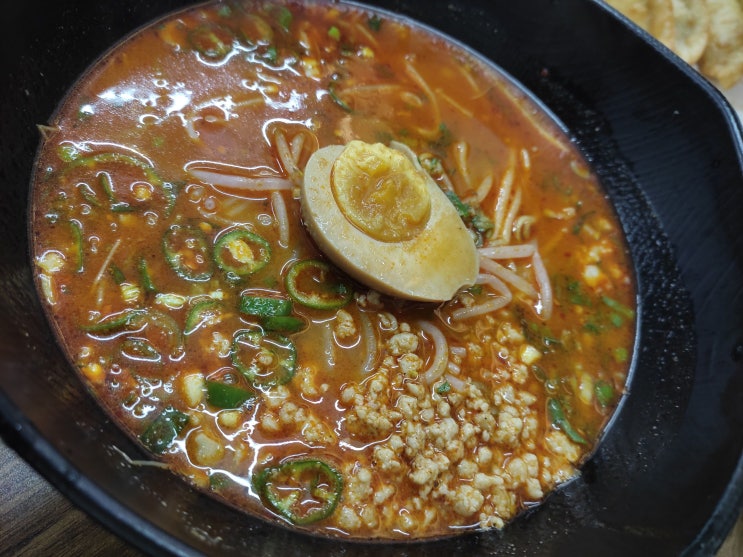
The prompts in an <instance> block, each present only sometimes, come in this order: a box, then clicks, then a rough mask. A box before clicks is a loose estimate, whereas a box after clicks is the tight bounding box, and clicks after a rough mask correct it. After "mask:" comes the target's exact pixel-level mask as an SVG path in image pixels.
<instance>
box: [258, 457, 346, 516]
mask: <svg viewBox="0 0 743 557" xmlns="http://www.w3.org/2000/svg"><path fill="white" fill-rule="evenodd" d="M253 485H254V487H255V490H256V491H257V492H258V493H259V494H260V495H261V496H262V497H263V499H264V500H265V501H266V502H267V503H268V504H269V505H270V506H271V508H272V509H273V510H274V511H276V512H277V513H278V514H279V515H281V516H282V517H284V518H285V519H286V520H288V521H289V522H291V523H292V524H295V525H298V526H303V525H307V524H312V523H314V522H318V521H320V520H323V519H324V518H327V517H329V516H330V515H331V514H333V511H335V508H336V506H337V505H338V501H339V500H340V498H341V494H342V493H343V477H342V476H341V474H340V472H338V471H337V470H336V469H335V468H333V467H331V466H329V465H328V464H326V463H324V462H323V461H321V460H315V459H303V460H293V461H289V462H285V463H283V464H279V465H278V466H271V467H268V468H265V469H263V470H262V471H261V472H259V473H258V474H257V475H256V476H255V477H254V479H253Z"/></svg>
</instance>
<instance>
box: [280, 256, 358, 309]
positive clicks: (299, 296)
mask: <svg viewBox="0 0 743 557" xmlns="http://www.w3.org/2000/svg"><path fill="white" fill-rule="evenodd" d="M285 283H286V290H287V292H288V293H289V295H290V296H291V297H292V298H293V299H294V300H296V301H297V302H299V303H300V304H302V305H303V306H307V307H310V308H314V309H337V308H341V307H343V306H345V305H346V304H347V303H348V302H350V301H351V298H352V297H353V288H352V287H351V283H350V282H348V281H347V280H345V279H343V278H342V277H341V276H340V275H339V274H338V273H336V272H335V271H334V270H333V268H332V267H331V266H330V265H328V264H327V263H325V262H324V261H319V260H317V259H305V260H303V261H297V262H296V263H294V265H292V267H291V268H290V269H289V272H288V273H287V275H286V281H285Z"/></svg>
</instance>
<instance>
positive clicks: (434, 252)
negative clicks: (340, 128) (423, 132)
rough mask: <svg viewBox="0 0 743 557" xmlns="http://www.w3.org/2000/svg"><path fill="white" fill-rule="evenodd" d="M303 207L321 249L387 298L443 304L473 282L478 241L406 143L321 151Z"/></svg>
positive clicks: (307, 179) (309, 171) (307, 180)
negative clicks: (476, 243)
mask: <svg viewBox="0 0 743 557" xmlns="http://www.w3.org/2000/svg"><path fill="white" fill-rule="evenodd" d="M301 206H302V218H303V220H304V222H305V225H306V227H307V229H308V231H309V233H310V235H311V236H312V238H313V240H314V241H315V243H316V244H317V245H318V247H319V248H320V250H321V251H322V252H323V253H324V254H325V255H326V256H327V257H328V258H329V259H330V260H331V261H332V262H333V263H334V264H335V265H337V266H338V267H339V268H340V269H342V270H344V271H345V272H346V273H348V274H349V275H350V276H352V277H353V278H355V279H356V280H358V281H359V282H361V283H363V284H366V285H367V286H369V287H371V288H373V289H375V290H377V291H379V292H381V293H383V294H388V295H391V296H396V297H400V298H405V299H409V300H420V301H429V302H442V301H446V300H450V299H451V298H453V297H454V295H455V294H456V293H457V291H458V290H459V289H461V288H463V287H466V286H471V285H472V284H474V283H475V280H476V278H477V273H478V269H479V263H478V254H477V249H476V247H475V243H474V241H473V239H472V236H471V235H470V233H469V232H468V231H467V229H466V227H465V226H464V223H463V222H462V219H461V218H460V217H459V214H458V213H457V210H456V209H455V208H454V206H453V205H452V203H451V202H450V201H449V199H448V198H447V197H446V195H445V194H444V192H443V191H442V190H441V188H439V186H438V185H437V184H436V183H435V182H434V181H433V180H432V179H431V177H430V176H429V175H428V173H427V172H426V171H425V170H424V169H423V168H422V167H421V166H420V164H419V163H418V160H417V158H416V156H415V154H414V153H413V152H412V151H411V150H410V149H409V148H408V147H407V146H405V145H403V144H398V143H394V142H393V143H391V144H390V146H386V145H383V144H381V143H366V142H363V141H357V140H354V141H351V142H349V143H348V144H347V145H332V146H329V147H324V148H322V149H319V150H318V151H316V152H315V153H314V154H313V155H312V157H311V158H310V160H309V161H308V163H307V166H306V168H305V172H304V181H303V184H302V188H301Z"/></svg>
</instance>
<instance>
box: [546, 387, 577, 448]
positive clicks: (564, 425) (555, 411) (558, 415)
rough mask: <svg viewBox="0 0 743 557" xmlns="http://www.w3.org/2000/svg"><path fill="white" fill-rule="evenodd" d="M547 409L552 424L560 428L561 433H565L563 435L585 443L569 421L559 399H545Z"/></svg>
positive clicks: (575, 441)
mask: <svg viewBox="0 0 743 557" xmlns="http://www.w3.org/2000/svg"><path fill="white" fill-rule="evenodd" d="M547 410H548V412H549V415H550V419H551V420H552V424H553V425H555V426H556V427H558V428H559V429H561V430H562V431H563V433H565V435H567V436H568V437H569V438H570V440H571V441H573V442H574V443H580V444H582V445H585V444H586V443H587V441H586V440H585V439H584V438H583V436H582V435H581V434H580V433H578V431H577V430H576V429H575V428H574V427H573V425H572V424H571V423H570V421H569V420H568V418H567V416H565V409H564V408H563V406H562V404H561V403H560V401H559V400H557V399H556V398H549V399H547Z"/></svg>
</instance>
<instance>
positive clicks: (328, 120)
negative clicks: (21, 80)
mask: <svg viewBox="0 0 743 557" xmlns="http://www.w3.org/2000/svg"><path fill="white" fill-rule="evenodd" d="M43 132H44V133H43V144H42V147H41V151H40V154H39V159H38V166H37V171H36V178H35V185H34V192H33V204H32V213H31V219H32V235H33V237H32V244H33V257H34V261H35V267H36V270H37V275H36V278H37V284H38V288H39V292H40V295H41V297H42V300H43V302H44V305H45V307H46V310H47V313H48V316H49V319H50V321H51V322H52V323H53V325H54V326H55V328H56V330H57V331H58V336H59V339H60V342H61V344H62V345H63V347H64V349H65V351H66V353H67V354H68V356H69V358H70V360H71V361H72V362H73V364H74V366H75V368H76V369H77V370H79V372H80V375H81V378H82V380H83V381H84V382H85V383H86V384H87V385H88V386H89V387H90V389H91V390H92V392H94V393H95V396H96V397H97V399H98V400H99V401H100V403H101V405H103V407H105V408H106V409H107V411H108V412H109V413H110V414H111V415H112V416H113V417H114V419H115V420H116V421H117V423H119V424H120V425H121V427H122V428H124V429H125V430H127V431H128V432H130V433H131V435H132V436H134V437H136V438H137V439H139V440H140V441H141V442H142V445H143V447H144V448H145V449H146V450H148V451H150V452H151V453H152V458H153V459H158V460H161V461H162V462H164V463H166V464H167V465H168V467H169V468H170V469H171V470H172V471H173V473H175V474H178V475H180V476H182V477H183V478H184V479H185V480H186V481H188V482H190V483H192V484H193V485H195V486H197V487H199V488H201V489H203V490H205V491H208V492H209V493H211V494H213V495H214V496H215V497H217V498H220V499H222V500H223V501H225V502H226V503H227V504H230V505H233V506H236V507H238V508H241V509H244V510H245V511H246V512H248V513H251V514H255V515H258V516H262V517H264V518H269V519H276V520H281V521H284V522H286V523H288V524H290V525H291V526H292V527H296V528H301V529H309V530H312V531H316V532H319V533H322V534H325V535H331V536H346V537H352V538H411V537H415V538H426V537H434V536H441V535H448V534H453V533H457V532H463V531H466V530H468V529H477V528H502V527H503V526H504V525H505V524H506V523H508V522H509V521H510V520H511V519H512V518H513V517H514V516H516V515H517V514H518V513H519V512H520V511H521V510H523V509H524V508H525V507H526V506H529V505H532V504H534V503H537V502H539V501H541V500H542V499H543V498H544V497H545V496H546V495H547V494H548V493H549V492H550V491H551V490H553V489H554V488H555V487H556V486H557V485H559V484H560V483H562V482H564V481H566V480H568V479H569V478H571V477H573V476H574V475H575V474H576V472H577V469H578V467H579V466H580V465H581V463H582V462H583V461H584V460H585V458H587V456H588V455H590V453H591V451H592V450H593V448H594V446H595V444H596V442H597V439H598V438H599V436H600V434H601V431H602V429H603V427H604V426H605V424H606V422H607V420H608V419H609V417H610V416H611V414H612V412H613V410H614V408H615V407H616V405H617V403H618V401H619V398H620V396H621V394H622V392H623V389H624V385H625V380H626V375H627V370H628V366H629V362H630V358H631V354H632V350H633V338H634V332H635V293H634V283H633V272H632V267H631V262H630V260H629V256H628V254H627V250H626V246H625V241H624V237H623V234H622V230H621V226H620V224H619V222H618V220H617V218H616V216H615V214H614V212H613V209H612V207H611V206H610V204H609V202H608V201H607V199H606V197H605V195H604V191H603V190H602V188H601V186H600V184H599V183H598V181H597V179H596V177H595V176H594V174H593V173H592V172H591V170H590V168H589V167H588V166H587V165H586V163H585V161H584V160H583V159H582V157H581V155H580V154H579V153H578V152H577V150H576V149H575V148H574V146H573V145H572V144H571V143H570V141H569V140H568V139H567V138H566V137H565V136H564V134H562V132H560V130H559V129H558V127H557V126H556V125H555V124H554V123H552V122H551V121H550V120H549V119H548V118H547V117H546V116H545V115H544V114H542V113H541V112H540V111H539V109H538V108H537V107H535V106H533V105H532V103H531V102H530V100H529V99H528V97H527V96H526V95H524V94H522V93H521V92H520V91H518V90H517V89H516V88H515V87H514V86H513V85H512V84H510V82H508V81H507V80H505V79H504V78H503V77H502V76H501V75H499V74H498V73H497V72H496V71H495V70H494V69H493V68H492V67H490V66H488V65H485V64H483V63H482V62H481V61H479V60H477V59H475V58H474V57H473V56H472V55H471V54H470V53H468V52H466V51H464V50H462V49H461V48H460V47H458V46H456V45H454V44H450V43H448V42H447V41H446V40H445V39H443V38H442V37H440V36H438V35H434V34H431V33H430V32H429V31H428V30H426V29H423V28H419V27H416V26H413V25H412V24H411V23H410V22H407V21H402V20H397V19H395V18H394V17H392V16H390V15H389V14H387V13H381V12H380V13H377V12H375V11H372V10H365V9H362V8H360V7H358V6H354V7H351V6H346V5H343V4H337V3H322V2H320V3H307V4H304V3H287V4H282V3H265V2H234V3H213V4H205V5H201V6H197V7H194V8H191V9H188V10H186V11H183V12H179V13H176V14H173V15H171V16H168V17H167V18H165V19H163V20H160V21H157V22H155V23H153V24H151V25H150V26H147V27H145V28H143V29H142V30H140V31H139V32H137V33H136V34H135V35H133V36H132V37H130V38H128V39H127V40H126V41H125V42H123V43H121V44H120V45H118V46H117V47H116V48H115V49H113V50H112V51H111V52H110V53H109V54H108V55H107V56H106V57H104V58H103V59H101V60H100V61H99V62H98V63H96V64H95V65H94V66H93V67H92V68H91V70H90V71H89V72H88V73H87V74H86V75H85V76H83V78H82V79H81V80H80V81H79V83H78V84H77V85H76V87H75V88H74V90H72V91H71V92H70V94H69V95H68V97H67V98H66V99H65V101H64V103H63V105H62V106H61V107H60V110H59V112H58V113H57V115H56V117H55V120H54V121H53V122H50V123H49V125H48V126H45V127H44V128H43ZM352 140H361V141H364V142H367V143H382V144H385V145H389V144H390V142H398V143H402V144H404V145H406V146H407V147H408V148H409V149H411V150H412V151H413V152H414V153H415V155H416V158H417V161H419V163H420V165H421V167H422V169H423V170H424V171H425V172H427V173H428V174H429V175H430V176H431V177H432V178H433V179H434V180H435V182H436V183H437V184H438V185H439V186H440V187H441V188H442V190H444V192H445V193H446V194H447V197H448V198H449V200H450V201H451V202H452V203H453V204H454V206H455V207H456V208H457V210H458V211H459V214H460V217H461V219H462V221H463V223H464V224H465V225H466V227H467V229H468V230H469V231H470V233H471V235H472V241H473V243H474V244H475V246H476V247H477V249H478V255H479V261H480V273H479V275H478V279H477V282H476V284H474V285H473V286H471V287H467V288H463V289H462V290H460V291H459V292H458V293H457V294H456V295H455V296H454V298H453V299H452V300H449V301H447V302H444V303H441V304H432V303H420V302H410V301H403V300H399V299H395V298H392V297H389V296H384V295H381V294H380V293H379V292H376V291H374V290H372V289H370V288H368V287H366V286H364V284H362V283H359V282H356V281H354V280H351V279H350V278H349V277H347V276H345V275H344V274H343V273H342V272H341V271H339V270H338V269H337V268H335V267H334V266H333V264H332V263H331V262H330V261H329V260H328V259H327V258H326V257H325V256H324V254H323V253H321V252H320V251H319V250H318V248H317V247H316V245H315V244H314V242H313V241H312V240H311V238H310V237H309V235H308V233H307V231H306V229H305V227H304V225H303V223H302V220H301V215H300V196H299V190H300V188H301V186H302V180H303V171H304V167H305V165H306V164H307V161H308V159H309V158H310V156H311V155H312V153H313V152H315V151H316V150H317V149H319V148H321V147H324V146H327V145H336V144H338V145H343V144H346V143H348V142H350V141H352ZM379 256H380V258H383V257H384V254H383V253H380V254H379ZM441 261H442V263H441V264H442V265H445V264H446V263H445V261H446V254H445V253H442V254H441Z"/></svg>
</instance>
